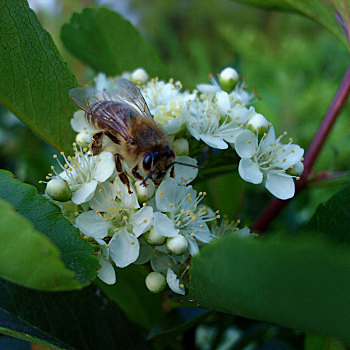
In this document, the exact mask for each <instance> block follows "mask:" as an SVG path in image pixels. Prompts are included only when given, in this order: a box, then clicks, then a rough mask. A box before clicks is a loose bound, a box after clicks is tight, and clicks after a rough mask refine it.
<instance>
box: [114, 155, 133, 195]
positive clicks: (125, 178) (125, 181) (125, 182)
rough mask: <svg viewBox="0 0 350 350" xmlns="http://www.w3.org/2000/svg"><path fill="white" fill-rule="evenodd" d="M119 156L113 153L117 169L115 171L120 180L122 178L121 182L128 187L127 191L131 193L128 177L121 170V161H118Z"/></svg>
mask: <svg viewBox="0 0 350 350" xmlns="http://www.w3.org/2000/svg"><path fill="white" fill-rule="evenodd" d="M120 159H121V157H120V155H119V154H118V153H116V154H115V155H114V160H115V168H116V169H117V173H118V175H119V177H120V180H122V183H123V184H124V185H126V186H127V187H128V192H129V194H132V193H133V192H132V191H131V190H130V182H129V179H128V177H127V176H126V175H125V173H124V172H123V167H122V163H121V161H120Z"/></svg>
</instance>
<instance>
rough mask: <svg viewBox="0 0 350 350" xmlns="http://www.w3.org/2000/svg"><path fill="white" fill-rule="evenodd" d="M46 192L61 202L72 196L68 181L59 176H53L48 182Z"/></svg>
mask: <svg viewBox="0 0 350 350" xmlns="http://www.w3.org/2000/svg"><path fill="white" fill-rule="evenodd" d="M45 192H46V194H47V195H48V196H50V197H51V198H52V199H53V200H55V201H59V202H67V201H69V200H70V199H71V198H72V191H71V189H70V188H69V186H68V183H67V181H65V180H63V179H60V178H58V177H56V178H53V179H52V180H50V181H49V182H48V183H47V185H46V190H45Z"/></svg>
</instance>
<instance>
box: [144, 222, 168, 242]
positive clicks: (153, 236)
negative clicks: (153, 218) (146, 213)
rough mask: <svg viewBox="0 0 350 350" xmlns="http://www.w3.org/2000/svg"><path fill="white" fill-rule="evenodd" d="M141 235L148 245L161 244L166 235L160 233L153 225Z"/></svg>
mask: <svg viewBox="0 0 350 350" xmlns="http://www.w3.org/2000/svg"><path fill="white" fill-rule="evenodd" d="M142 237H143V238H144V239H145V241H146V242H147V243H148V244H150V245H162V244H163V243H164V242H165V240H166V237H164V236H162V235H160V234H159V233H158V232H157V231H156V230H155V229H154V227H153V226H152V227H151V229H150V230H149V231H147V232H146V233H145V234H144V235H143V236H142Z"/></svg>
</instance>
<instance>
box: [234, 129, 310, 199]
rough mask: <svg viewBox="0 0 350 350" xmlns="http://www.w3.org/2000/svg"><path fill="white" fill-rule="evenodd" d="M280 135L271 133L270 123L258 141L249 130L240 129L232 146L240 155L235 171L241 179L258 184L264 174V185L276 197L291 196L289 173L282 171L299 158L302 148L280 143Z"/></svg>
mask: <svg viewBox="0 0 350 350" xmlns="http://www.w3.org/2000/svg"><path fill="white" fill-rule="evenodd" d="M281 139H282V136H280V137H277V138H276V137H275V131H274V128H273V127H271V128H270V129H269V132H268V133H267V134H265V135H264V136H263V137H262V138H261V140H260V142H259V140H258V137H257V136H256V135H255V134H253V133H252V132H251V131H249V130H244V131H242V132H241V133H240V134H239V135H238V136H237V138H236V142H235V149H236V152H237V153H238V155H239V156H240V157H241V158H242V159H241V160H240V162H239V168H238V171H239V174H240V176H241V177H242V179H243V180H245V181H247V182H251V183H253V184H259V183H261V182H262V181H263V179H264V178H266V184H265V186H266V188H267V189H268V190H269V191H270V192H271V193H272V194H273V195H274V196H275V197H277V198H279V199H288V198H291V197H293V196H294V192H295V185H294V181H293V176H291V175H289V174H288V173H287V172H286V171H287V170H288V169H290V168H293V167H294V165H295V164H296V163H298V162H300V161H301V158H302V156H303V154H304V150H303V149H302V148H300V147H299V146H298V145H294V144H292V143H291V141H290V143H288V144H286V145H284V144H282V143H281V142H280V141H281Z"/></svg>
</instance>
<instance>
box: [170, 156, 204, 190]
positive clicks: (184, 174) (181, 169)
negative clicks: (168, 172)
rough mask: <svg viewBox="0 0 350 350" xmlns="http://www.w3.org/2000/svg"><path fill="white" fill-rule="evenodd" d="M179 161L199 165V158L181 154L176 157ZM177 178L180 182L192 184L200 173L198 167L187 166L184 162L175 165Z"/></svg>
mask: <svg viewBox="0 0 350 350" xmlns="http://www.w3.org/2000/svg"><path fill="white" fill-rule="evenodd" d="M175 160H176V161H177V162H179V163H184V164H191V165H196V166H197V163H198V162H197V160H196V159H194V158H191V157H188V156H179V157H176V159H175ZM174 173H175V180H176V181H178V182H179V183H183V184H186V185H188V184H190V183H191V182H192V181H193V180H194V179H195V178H196V177H197V174H198V168H194V167H191V166H186V165H182V164H175V165H174Z"/></svg>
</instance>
